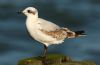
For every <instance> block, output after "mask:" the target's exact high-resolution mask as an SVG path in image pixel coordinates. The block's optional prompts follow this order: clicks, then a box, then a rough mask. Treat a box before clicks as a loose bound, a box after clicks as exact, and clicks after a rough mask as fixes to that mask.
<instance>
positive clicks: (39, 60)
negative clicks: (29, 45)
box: [18, 54, 96, 65]
mask: <svg viewBox="0 0 100 65" xmlns="http://www.w3.org/2000/svg"><path fill="white" fill-rule="evenodd" d="M43 61H44V58H43V57H41V56H38V57H31V58H26V59H23V60H20V61H19V62H18V65H43ZM46 62H47V63H48V65H96V64H95V63H94V62H91V61H73V60H72V59H71V58H70V57H67V56H64V55H60V54H48V55H47V59H46Z"/></svg>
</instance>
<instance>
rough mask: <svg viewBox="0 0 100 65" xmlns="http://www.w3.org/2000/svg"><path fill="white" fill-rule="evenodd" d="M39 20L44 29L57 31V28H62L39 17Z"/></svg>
mask: <svg viewBox="0 0 100 65" xmlns="http://www.w3.org/2000/svg"><path fill="white" fill-rule="evenodd" d="M38 21H39V22H40V26H41V27H42V29H43V30H45V31H55V30H56V29H60V27H59V26H58V25H56V24H54V23H52V22H49V21H47V20H44V19H42V18H38Z"/></svg>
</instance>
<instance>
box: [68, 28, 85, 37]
mask: <svg viewBox="0 0 100 65" xmlns="http://www.w3.org/2000/svg"><path fill="white" fill-rule="evenodd" d="M80 36H86V34H85V31H83V30H82V31H74V32H72V31H70V32H67V38H75V37H80Z"/></svg>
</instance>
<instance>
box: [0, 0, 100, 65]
mask: <svg viewBox="0 0 100 65" xmlns="http://www.w3.org/2000/svg"><path fill="white" fill-rule="evenodd" d="M99 3H100V2H99V0H96V1H94V0H80V1H79V0H57V1H56V0H55V1H51V0H48V1H47V0H40V1H37V0H34V1H32V0H28V1H20V0H9V1H7V0H0V65H17V62H18V60H20V59H23V58H27V57H31V56H38V55H41V54H42V51H43V46H42V44H39V43H38V42H37V41H35V40H33V39H32V38H31V37H30V36H29V35H28V32H27V30H26V27H25V18H26V17H25V16H24V15H18V14H17V13H16V11H18V10H22V9H24V8H25V7H28V6H33V7H36V8H37V9H38V10H39V16H40V17H42V18H45V19H47V20H50V21H53V22H54V23H56V24H58V25H60V26H62V27H63V26H64V27H68V28H70V29H71V30H85V31H86V34H87V36H86V37H79V38H75V39H66V40H65V42H64V43H63V44H60V45H51V46H49V50H48V53H59V54H64V55H66V56H70V57H71V58H72V59H74V60H79V61H81V60H92V61H94V62H96V64H97V65H100V62H99V59H100V44H99V43H100V29H99V28H100V4H99Z"/></svg>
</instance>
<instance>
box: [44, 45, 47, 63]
mask: <svg viewBox="0 0 100 65" xmlns="http://www.w3.org/2000/svg"><path fill="white" fill-rule="evenodd" d="M47 49H48V47H47V46H46V45H44V52H43V65H47Z"/></svg>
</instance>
